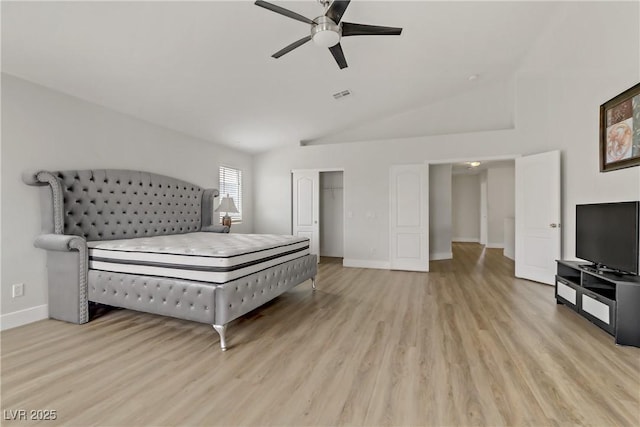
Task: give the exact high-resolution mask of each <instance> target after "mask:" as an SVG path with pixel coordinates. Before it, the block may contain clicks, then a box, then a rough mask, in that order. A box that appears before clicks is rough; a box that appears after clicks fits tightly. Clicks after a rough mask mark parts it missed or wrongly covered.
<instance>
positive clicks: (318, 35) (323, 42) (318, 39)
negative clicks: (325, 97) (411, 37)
mask: <svg viewBox="0 0 640 427" xmlns="http://www.w3.org/2000/svg"><path fill="white" fill-rule="evenodd" d="M350 2H351V0H334V1H333V2H329V1H328V0H318V3H320V5H322V6H323V7H324V9H325V13H324V15H320V16H318V17H317V18H315V19H313V20H311V19H309V18H307V17H305V16H302V15H300V14H298V13H296V12H293V11H291V10H289V9H285V8H283V7H280V6H277V5H275V4H271V3H268V2H266V1H262V0H257V1H256V2H255V5H256V6H260V7H263V8H265V9H268V10H270V11H272V12H276V13H279V14H280V15H284V16H286V17H288V18H291V19H295V20H296V21H300V22H304V23H306V24H309V25H311V34H310V35H308V36H306V37H303V38H301V39H300V40H297V41H295V42H293V43H291V44H290V45H288V46H286V47H285V48H283V49H281V50H279V51H278V52H276V53H274V54H273V55H271V56H272V57H274V58H280V57H281V56H282V55H285V54H287V53H289V52H291V51H292V50H293V49H295V48H297V47H300V46H302V45H303V44H305V43H307V42H308V41H309V40H313V43H314V44H316V45H318V46H321V47H326V48H329V51H330V52H331V54H332V55H333V58H334V59H335V60H336V62H337V63H338V66H339V67H340V69H343V68H347V60H346V59H345V57H344V52H343V51H342V46H341V45H340V39H341V38H342V37H348V36H399V35H400V34H401V33H402V28H396V27H382V26H377V25H365V24H354V23H351V22H341V21H342V15H344V12H345V11H346V10H347V7H348V6H349V3H350Z"/></svg>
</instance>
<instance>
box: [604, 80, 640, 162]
mask: <svg viewBox="0 0 640 427" xmlns="http://www.w3.org/2000/svg"><path fill="white" fill-rule="evenodd" d="M638 165H640V83H638V84H637V85H635V86H633V87H632V88H630V89H627V90H626V91H624V92H622V93H621V94H620V95H618V96H616V97H615V98H612V99H610V100H609V101H607V102H605V103H604V104H602V105H601V106H600V172H609V171H612V170H616V169H622V168H628V167H631V166H638Z"/></svg>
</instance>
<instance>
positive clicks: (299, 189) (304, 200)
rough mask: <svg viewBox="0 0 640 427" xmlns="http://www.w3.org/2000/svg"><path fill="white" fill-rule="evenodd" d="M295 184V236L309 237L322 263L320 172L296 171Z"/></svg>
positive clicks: (293, 178)
mask: <svg viewBox="0 0 640 427" xmlns="http://www.w3.org/2000/svg"><path fill="white" fill-rule="evenodd" d="M292 182H293V193H292V195H293V200H292V206H293V230H292V231H293V233H292V234H293V235H294V236H299V237H308V238H309V240H310V241H311V243H310V250H311V253H312V254H315V255H317V256H318V262H319V261H320V224H319V221H320V172H319V171H317V170H296V171H293V172H292Z"/></svg>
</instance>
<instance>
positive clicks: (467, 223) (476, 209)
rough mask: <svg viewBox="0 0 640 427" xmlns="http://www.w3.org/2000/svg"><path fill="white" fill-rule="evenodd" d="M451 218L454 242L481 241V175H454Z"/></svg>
mask: <svg viewBox="0 0 640 427" xmlns="http://www.w3.org/2000/svg"><path fill="white" fill-rule="evenodd" d="M451 217H452V222H453V238H452V239H453V241H454V242H479V241H480V178H479V175H477V174H473V175H453V178H452V185H451Z"/></svg>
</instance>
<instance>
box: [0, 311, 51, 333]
mask: <svg viewBox="0 0 640 427" xmlns="http://www.w3.org/2000/svg"><path fill="white" fill-rule="evenodd" d="M47 318H49V305H48V304H43V305H38V306H35V307H31V308H26V309H24V310H18V311H14V312H13V313H7V314H3V315H2V316H0V330H3V331H4V330H6V329H11V328H16V327H18V326H22V325H26V324H28V323H33V322H37V321H38V320H42V319H47Z"/></svg>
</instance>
